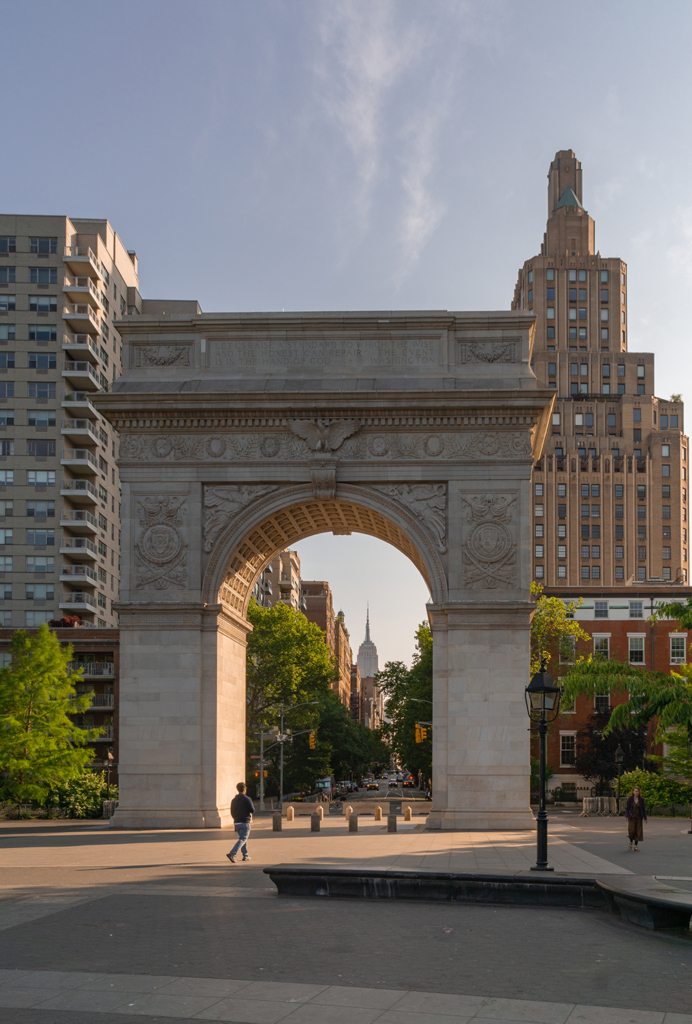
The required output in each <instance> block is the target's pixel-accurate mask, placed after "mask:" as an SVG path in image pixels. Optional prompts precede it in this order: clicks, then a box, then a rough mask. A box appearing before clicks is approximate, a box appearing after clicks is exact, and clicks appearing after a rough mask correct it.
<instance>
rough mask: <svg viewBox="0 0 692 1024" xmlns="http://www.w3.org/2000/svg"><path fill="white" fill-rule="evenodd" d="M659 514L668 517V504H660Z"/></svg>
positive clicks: (664, 517)
mask: <svg viewBox="0 0 692 1024" xmlns="http://www.w3.org/2000/svg"><path fill="white" fill-rule="evenodd" d="M661 516H662V518H663V519H670V505H661Z"/></svg>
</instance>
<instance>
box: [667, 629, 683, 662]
mask: <svg viewBox="0 0 692 1024" xmlns="http://www.w3.org/2000/svg"><path fill="white" fill-rule="evenodd" d="M685 660H686V656H685V637H684V636H671V638H670V663H671V665H684V664H685Z"/></svg>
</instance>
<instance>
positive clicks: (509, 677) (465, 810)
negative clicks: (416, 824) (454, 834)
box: [426, 601, 536, 831]
mask: <svg viewBox="0 0 692 1024" xmlns="http://www.w3.org/2000/svg"><path fill="white" fill-rule="evenodd" d="M532 612H533V605H532V604H531V603H529V602H517V601H495V602H492V601H479V602H477V603H475V602H474V603H470V602H463V603H461V602H459V603H455V602H449V603H445V604H442V605H429V606H428V616H429V619H430V624H431V627H432V631H433V701H434V707H433V721H434V723H435V725H434V733H433V808H432V811H431V813H430V815H429V817H428V819H427V826H426V827H427V828H428V829H443V830H455V831H456V830H459V831H467V830H482V831H491V830H493V831H494V830H500V831H502V830H507V831H514V830H516V829H534V828H535V827H536V823H535V819H534V816H533V814H532V812H531V809H530V806H529V799H530V793H529V786H530V770H531V769H530V757H529V732H528V719H527V716H526V710H525V707H524V688H525V686H526V680H527V679H528V678H529V643H528V639H529V628H530V622H531V614H532Z"/></svg>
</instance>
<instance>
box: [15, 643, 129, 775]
mask: <svg viewBox="0 0 692 1024" xmlns="http://www.w3.org/2000/svg"><path fill="white" fill-rule="evenodd" d="M27 632H28V633H30V634H32V635H34V634H35V633H36V629H28V630H27ZM53 632H54V633H55V635H56V636H57V638H58V640H59V641H60V643H61V644H62V645H63V646H67V645H68V644H72V648H73V652H74V656H73V660H72V661H71V662H70V665H71V667H72V668H75V669H76V668H82V669H83V681H82V682H81V683H77V684H76V689H77V692H78V693H88V692H91V693H92V699H91V707H90V708H89V709H88V711H85V712H83V713H81V714H80V715H76V716H75V717H76V720H77V724H78V725H80V726H81V727H82V728H83V729H93V728H97V727H102V728H103V730H104V732H103V735H102V736H100V737H99V738H98V739H97V740H95V741H94V744H93V748H94V751H95V757H94V760H93V762H92V763H93V765H94V767H100V766H101V765H102V764H103V763H104V761H105V760H106V755H107V754H108V753H109V752H110V753H111V754H112V755H113V758H114V768H113V771H112V772H111V782H117V780H118V769H117V764H118V698H119V689H120V683H119V680H120V631H119V630H117V629H93V628H89V627H88V626H85V627H80V628H76V629H54V630H53ZM14 633H15V630H13V629H0V668H4V667H5V666H6V665H8V664H9V662H10V651H9V646H10V642H11V640H12V636H13V634H14Z"/></svg>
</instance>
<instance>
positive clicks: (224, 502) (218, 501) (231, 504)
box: [204, 484, 276, 554]
mask: <svg viewBox="0 0 692 1024" xmlns="http://www.w3.org/2000/svg"><path fill="white" fill-rule="evenodd" d="M275 490H276V487H263V486H262V485H261V484H225V485H223V486H221V487H205V489H204V550H205V551H206V552H207V554H208V553H209V552H210V551H211V549H212V548H213V546H214V541H215V540H216V538H217V537H218V536H219V534H220V533H221V531H222V530H223V528H224V527H225V526H226V524H227V523H229V522H230V521H231V519H233V517H234V516H237V515H238V513H239V512H240V511H241V510H242V509H244V508H245V506H246V505H249V504H250V502H252V501H254V500H255V498H259V497H261V495H263V494H269V492H270V491H275Z"/></svg>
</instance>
